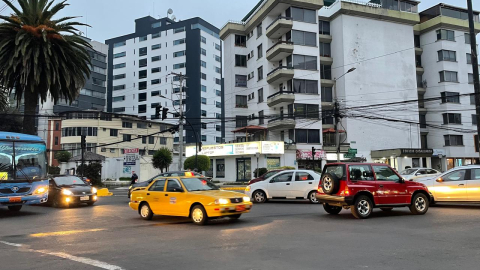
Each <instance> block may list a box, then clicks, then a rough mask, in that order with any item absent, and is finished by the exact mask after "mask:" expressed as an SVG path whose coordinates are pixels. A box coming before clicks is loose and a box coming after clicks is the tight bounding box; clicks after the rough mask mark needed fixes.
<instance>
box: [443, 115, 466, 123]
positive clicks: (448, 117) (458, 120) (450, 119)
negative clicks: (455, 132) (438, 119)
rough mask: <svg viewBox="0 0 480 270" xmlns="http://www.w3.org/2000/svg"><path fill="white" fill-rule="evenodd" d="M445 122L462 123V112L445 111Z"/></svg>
mask: <svg viewBox="0 0 480 270" xmlns="http://www.w3.org/2000/svg"><path fill="white" fill-rule="evenodd" d="M443 124H445V125H447V124H462V114H460V113H444V114H443Z"/></svg>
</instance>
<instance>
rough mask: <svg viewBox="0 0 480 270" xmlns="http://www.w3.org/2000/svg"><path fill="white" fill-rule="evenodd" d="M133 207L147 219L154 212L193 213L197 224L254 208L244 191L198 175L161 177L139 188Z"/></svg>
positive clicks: (186, 214)
mask: <svg viewBox="0 0 480 270" xmlns="http://www.w3.org/2000/svg"><path fill="white" fill-rule="evenodd" d="M129 205H130V207H131V208H132V209H133V210H136V211H138V213H139V214H140V216H141V217H142V218H143V219H147V220H150V219H152V217H153V215H154V214H155V215H164V216H180V217H190V218H191V219H192V221H193V223H194V224H197V225H204V224H205V223H207V221H208V219H212V218H220V217H228V218H231V219H238V218H240V216H241V215H242V214H243V213H248V212H250V209H252V203H251V202H250V198H249V197H248V196H245V195H244V194H242V193H238V192H232V191H225V190H220V188H218V187H217V186H216V185H215V184H213V183H211V182H210V181H208V180H205V179H200V178H197V177H182V176H180V177H165V178H157V179H155V180H154V181H152V183H150V184H149V185H148V186H147V187H146V188H143V189H135V190H133V192H132V195H131V197H130V203H129Z"/></svg>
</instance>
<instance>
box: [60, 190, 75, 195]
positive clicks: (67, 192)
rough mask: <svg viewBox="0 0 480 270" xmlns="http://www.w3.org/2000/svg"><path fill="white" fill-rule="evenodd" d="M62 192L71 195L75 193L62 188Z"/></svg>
mask: <svg viewBox="0 0 480 270" xmlns="http://www.w3.org/2000/svg"><path fill="white" fill-rule="evenodd" d="M62 194H63V195H67V196H70V195H73V192H71V191H70V190H68V189H62Z"/></svg>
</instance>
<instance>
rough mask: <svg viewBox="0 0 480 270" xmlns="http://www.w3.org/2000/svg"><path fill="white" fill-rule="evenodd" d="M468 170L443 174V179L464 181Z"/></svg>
mask: <svg viewBox="0 0 480 270" xmlns="http://www.w3.org/2000/svg"><path fill="white" fill-rule="evenodd" d="M466 173H467V170H458V171H454V172H451V173H449V174H447V175H445V176H443V177H442V178H443V181H446V182H447V181H462V180H465V175H466Z"/></svg>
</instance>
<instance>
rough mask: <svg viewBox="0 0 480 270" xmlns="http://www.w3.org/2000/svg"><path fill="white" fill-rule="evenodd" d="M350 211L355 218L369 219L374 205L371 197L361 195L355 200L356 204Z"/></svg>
mask: <svg viewBox="0 0 480 270" xmlns="http://www.w3.org/2000/svg"><path fill="white" fill-rule="evenodd" d="M350 209H351V210H352V214H353V216H354V217H356V218H360V219H364V218H368V216H370V214H371V213H372V210H373V203H372V200H370V198H369V197H367V196H365V195H361V196H359V197H358V198H357V199H356V200H355V204H354V205H353V206H352V207H350Z"/></svg>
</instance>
